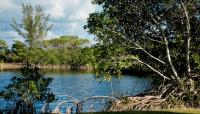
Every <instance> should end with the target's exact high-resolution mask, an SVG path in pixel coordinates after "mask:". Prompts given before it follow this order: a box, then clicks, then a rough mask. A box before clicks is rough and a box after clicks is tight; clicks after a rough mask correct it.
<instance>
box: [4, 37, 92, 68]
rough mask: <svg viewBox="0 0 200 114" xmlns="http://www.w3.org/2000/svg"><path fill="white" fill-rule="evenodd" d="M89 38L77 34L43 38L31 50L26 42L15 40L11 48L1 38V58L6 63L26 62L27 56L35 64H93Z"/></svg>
mask: <svg viewBox="0 0 200 114" xmlns="http://www.w3.org/2000/svg"><path fill="white" fill-rule="evenodd" d="M90 45H91V44H90V41H89V40H88V39H81V38H78V37H77V36H67V35H66V36H61V37H60V38H55V39H50V40H42V41H41V42H38V43H37V45H35V46H34V47H33V48H32V49H31V50H30V48H29V47H28V46H27V44H26V43H24V42H21V41H18V40H17V41H14V43H13V44H12V46H11V48H9V47H8V45H7V43H6V41H4V40H0V60H1V62H6V63H24V62H26V60H27V58H28V59H29V62H30V63H33V64H42V65H46V64H52V65H72V66H81V65H91V64H92V63H91V60H90V58H91V57H90V56H92V49H91V48H90Z"/></svg>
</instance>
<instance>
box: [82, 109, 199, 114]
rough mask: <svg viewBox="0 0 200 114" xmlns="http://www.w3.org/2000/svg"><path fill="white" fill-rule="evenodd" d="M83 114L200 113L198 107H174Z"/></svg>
mask: <svg viewBox="0 0 200 114" xmlns="http://www.w3.org/2000/svg"><path fill="white" fill-rule="evenodd" d="M82 114H200V110H198V109H172V110H166V111H130V112H93V113H82Z"/></svg>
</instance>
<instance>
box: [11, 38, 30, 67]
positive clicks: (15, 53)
mask: <svg viewBox="0 0 200 114" xmlns="http://www.w3.org/2000/svg"><path fill="white" fill-rule="evenodd" d="M11 52H12V61H13V62H16V63H19V62H23V61H25V60H26V58H27V56H28V55H27V52H28V47H27V46H26V45H25V44H24V43H23V42H21V41H14V43H13V45H12V48H11Z"/></svg>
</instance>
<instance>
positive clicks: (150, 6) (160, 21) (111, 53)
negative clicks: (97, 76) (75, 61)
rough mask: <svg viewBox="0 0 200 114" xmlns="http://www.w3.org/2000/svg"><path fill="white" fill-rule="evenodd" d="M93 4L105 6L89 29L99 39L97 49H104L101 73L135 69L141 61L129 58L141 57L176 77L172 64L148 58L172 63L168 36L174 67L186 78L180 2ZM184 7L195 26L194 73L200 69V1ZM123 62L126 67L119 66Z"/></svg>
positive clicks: (184, 29)
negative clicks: (164, 63) (171, 68)
mask: <svg viewBox="0 0 200 114" xmlns="http://www.w3.org/2000/svg"><path fill="white" fill-rule="evenodd" d="M93 3H94V4H97V5H100V6H102V12H95V13H92V14H90V17H89V18H88V23H87V25H86V26H85V29H87V30H88V32H89V33H91V34H93V35H95V36H96V40H97V41H98V44H97V47H99V48H101V49H100V50H99V52H98V54H99V55H98V54H97V56H99V58H98V63H99V64H105V65H102V66H99V68H102V69H100V70H101V71H106V72H107V71H108V70H111V69H115V70H116V71H117V72H119V70H121V69H123V68H126V66H130V65H129V64H130V63H132V64H133V65H132V67H134V64H136V62H137V61H136V59H135V60H133V59H130V58H129V56H137V57H139V60H141V61H143V62H145V63H148V64H149V65H151V66H153V67H154V68H155V69H157V70H158V71H159V72H161V73H163V74H164V75H167V76H170V75H173V74H172V71H171V70H170V68H169V65H163V64H161V63H159V62H158V61H156V60H155V59H153V58H152V57H150V56H149V55H148V54H149V53H150V54H151V55H153V56H154V57H156V58H158V59H160V60H162V61H164V62H166V63H168V62H167V61H168V60H167V55H166V48H165V45H166V44H165V43H164V41H163V38H164V37H166V39H167V42H168V43H169V44H168V48H169V50H170V56H171V58H172V64H173V65H174V67H175V69H176V70H177V72H178V74H179V76H185V75H186V72H187V70H186V59H185V55H186V39H187V37H188V35H187V25H186V24H187V21H186V18H185V15H184V11H183V8H182V6H181V3H180V1H174V0H171V1H167V0H163V1H146V0H135V1H134V0H133V1H131V0H125V1H110V0H93ZM184 4H186V7H187V10H188V12H189V18H190V24H191V53H195V54H196V55H195V56H193V57H195V58H196V59H194V58H193V57H191V61H192V62H191V63H190V64H191V67H192V70H194V69H195V68H196V67H197V64H196V63H197V61H198V60H197V55H198V56H199V55H200V54H199V48H198V47H199V40H198V38H199V32H200V31H199V30H200V29H199V17H198V16H197V15H200V14H199V9H198V8H197V7H198V6H199V1H193V2H189V3H188V4H187V1H184ZM136 44H137V45H139V46H141V47H142V48H143V49H141V47H138V46H137V45H136ZM120 50H122V51H120ZM146 52H148V53H146ZM127 56H128V58H127ZM121 60H122V61H123V64H121V63H119V61H121ZM124 61H126V62H124ZM193 61H195V62H193ZM137 64H141V63H137ZM104 66H105V67H104ZM113 66H117V67H113ZM103 69H104V70H103ZM110 73H111V72H110Z"/></svg>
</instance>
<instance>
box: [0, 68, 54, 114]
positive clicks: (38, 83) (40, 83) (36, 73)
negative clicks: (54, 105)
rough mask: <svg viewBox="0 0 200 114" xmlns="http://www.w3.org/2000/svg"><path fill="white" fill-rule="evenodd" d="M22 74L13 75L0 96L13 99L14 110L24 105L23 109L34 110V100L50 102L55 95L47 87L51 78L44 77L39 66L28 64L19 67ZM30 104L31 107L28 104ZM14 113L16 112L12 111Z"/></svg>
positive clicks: (9, 99)
mask: <svg viewBox="0 0 200 114" xmlns="http://www.w3.org/2000/svg"><path fill="white" fill-rule="evenodd" d="M21 75H22V76H14V77H13V78H12V79H11V83H10V84H9V85H8V86H7V87H5V88H4V90H2V91H1V92H0V96H1V97H3V98H5V99H6V100H8V101H13V102H14V103H16V104H15V107H14V108H15V110H16V111H17V112H18V111H19V110H18V109H19V108H18V107H21V108H23V107H24V110H26V109H27V108H28V109H27V110H32V109H31V108H33V110H32V112H33V111H35V110H34V107H33V105H34V103H35V102H36V101H45V102H47V103H49V102H52V101H53V100H54V99H55V97H54V94H53V93H52V92H51V91H50V88H48V86H49V84H50V82H52V78H49V77H45V76H44V75H43V74H42V73H41V71H40V70H39V68H37V67H33V66H30V65H27V66H25V67H24V68H22V69H21ZM30 104H31V107H29V105H30ZM14 113H16V112H14Z"/></svg>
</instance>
